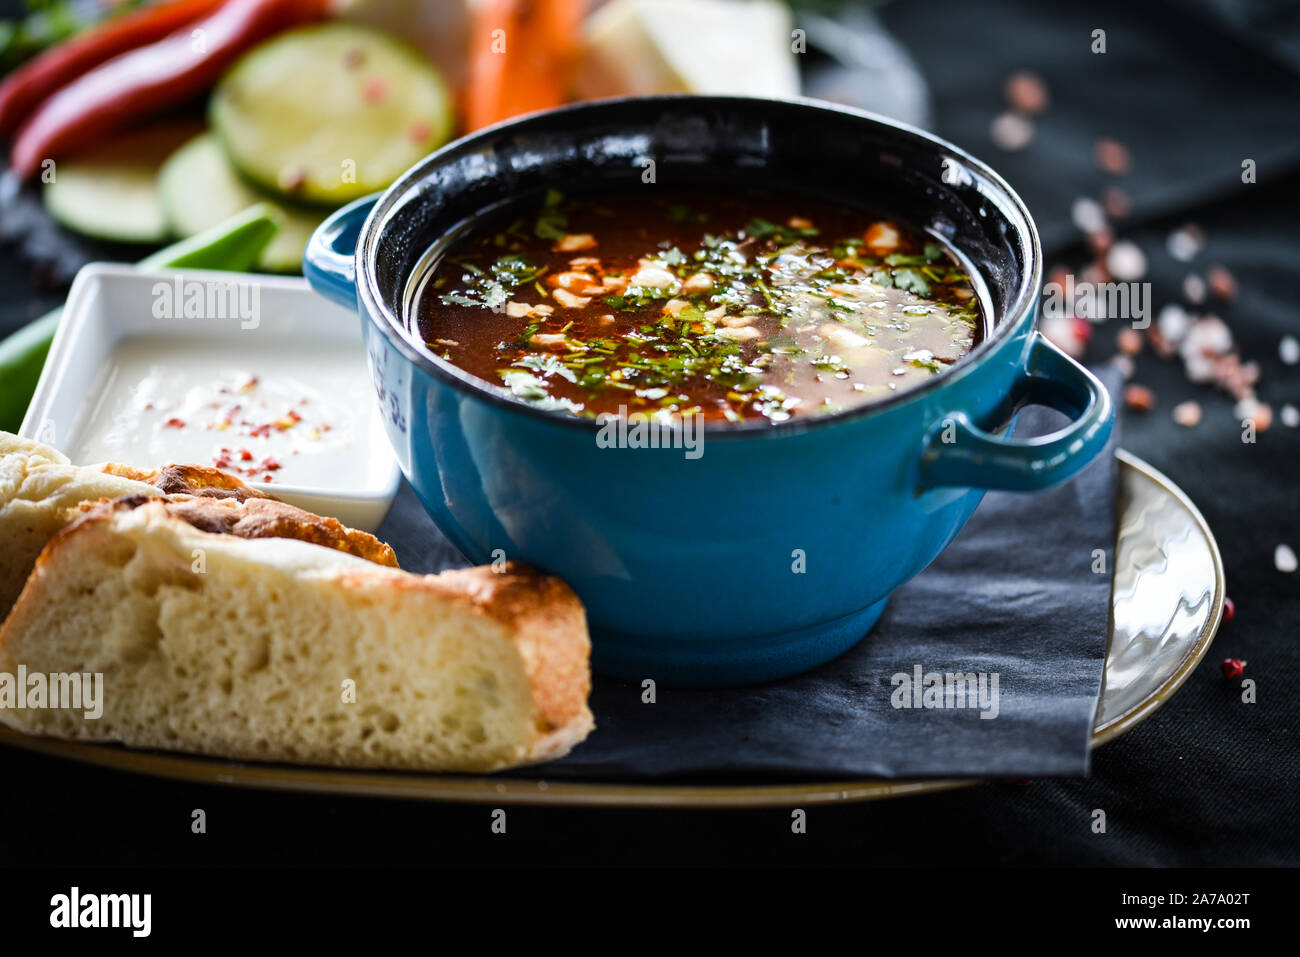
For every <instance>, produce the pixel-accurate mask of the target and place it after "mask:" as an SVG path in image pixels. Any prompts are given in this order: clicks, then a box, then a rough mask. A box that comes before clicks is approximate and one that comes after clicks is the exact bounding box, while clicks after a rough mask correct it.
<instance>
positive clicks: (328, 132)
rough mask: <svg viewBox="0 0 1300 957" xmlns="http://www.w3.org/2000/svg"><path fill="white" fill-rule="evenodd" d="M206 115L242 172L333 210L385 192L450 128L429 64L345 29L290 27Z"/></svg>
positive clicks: (235, 71) (233, 77)
mask: <svg viewBox="0 0 1300 957" xmlns="http://www.w3.org/2000/svg"><path fill="white" fill-rule="evenodd" d="M209 115H210V118H211V121H212V126H213V129H214V130H215V132H216V134H217V136H218V138H219V139H220V140H221V144H222V146H223V147H224V148H225V151H226V155H227V156H228V157H229V158H230V161H231V162H232V163H233V164H234V166H235V168H236V169H238V170H239V171H240V172H241V173H242V174H243V175H244V176H246V177H247V178H248V179H250V180H252V181H253V182H254V183H256V184H258V185H260V186H262V187H264V188H266V189H270V190H275V191H278V192H279V193H280V194H282V195H284V196H287V197H290V198H293V199H296V200H302V201H306V202H313V203H321V204H326V205H330V206H339V205H342V204H343V203H346V202H350V201H351V200H353V199H357V198H358V197H361V196H365V195H368V194H370V193H373V192H375V191H377V190H380V189H383V188H385V187H386V186H388V185H389V184H390V183H392V182H393V180H395V179H396V178H397V177H398V176H399V175H400V174H401V173H402V172H403V171H405V170H406V169H407V168H408V167H409V166H411V165H413V164H414V163H415V162H416V161H417V160H419V159H420V158H421V157H423V156H424V155H426V154H427V153H429V152H431V151H432V150H434V149H436V148H437V147H439V146H441V145H442V144H443V143H444V142H446V140H447V138H448V136H449V135H450V134H451V129H452V112H451V101H450V98H449V96H448V94H447V88H446V86H445V85H444V83H443V81H442V78H441V76H439V74H438V71H437V70H436V69H435V68H434V67H433V65H432V64H431V63H429V62H428V61H426V60H425V59H424V58H423V57H421V56H420V54H418V53H416V52H415V51H414V50H411V49H409V48H407V47H405V46H403V45H402V44H401V43H399V42H398V41H396V40H394V39H392V38H391V37H389V36H387V35H386V34H383V33H380V32H378V31H376V30H372V29H370V28H368V27H360V26H357V25H355V24H344V23H328V24H322V25H316V26H309V27H303V28H301V29H298V30H293V31H290V32H288V33H284V34H281V35H280V36H278V37H276V38H275V39H272V40H270V41H268V42H267V43H264V44H262V45H261V46H259V47H257V48H256V49H254V50H253V51H252V52H250V53H248V54H247V55H246V56H245V57H244V58H243V59H241V60H240V61H239V62H238V63H237V64H235V66H234V67H233V68H232V69H231V71H230V72H229V73H227V74H226V76H225V78H224V79H223V80H222V81H221V83H220V85H218V87H217V90H216V92H215V93H214V94H213V96H212V103H211V106H210V110H209Z"/></svg>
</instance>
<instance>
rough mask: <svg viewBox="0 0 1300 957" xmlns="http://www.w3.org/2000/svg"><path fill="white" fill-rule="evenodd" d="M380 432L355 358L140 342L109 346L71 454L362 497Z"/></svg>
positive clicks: (321, 348)
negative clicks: (216, 471)
mask: <svg viewBox="0 0 1300 957" xmlns="http://www.w3.org/2000/svg"><path fill="white" fill-rule="evenodd" d="M380 428H381V426H380V422H379V417H378V414H377V412H376V406H375V399H374V393H373V391H372V390H371V387H370V381H369V379H368V377H367V374H366V369H365V363H364V361H363V360H361V359H360V357H359V356H358V355H357V349H356V347H355V346H348V345H344V344H331V343H325V344H312V343H299V342H295V343H292V344H290V343H285V344H284V346H283V347H281V348H274V347H273V348H270V349H266V348H263V349H259V350H250V349H247V348H237V347H234V346H231V345H227V344H224V343H212V342H207V341H203V342H200V341H196V340H194V339H188V338H184V337H179V336H178V337H167V336H142V337H137V338H132V339H125V340H123V341H122V342H120V343H118V345H117V348H116V349H115V350H114V351H113V353H112V354H111V355H110V356H109V358H108V360H107V361H106V362H105V364H104V366H103V368H102V369H100V372H99V374H98V376H97V377H96V379H95V382H94V384H93V385H92V387H91V391H90V394H89V395H88V396H87V407H86V409H85V411H84V412H83V414H82V416H81V419H80V422H79V425H78V427H77V428H76V429H75V430H74V434H73V438H72V442H71V443H70V448H69V450H68V454H69V456H70V457H71V458H72V460H73V461H74V462H77V463H97V462H105V461H111V462H121V463H123V464H126V465H131V466H135V467H138V468H143V469H154V468H160V467H162V466H164V465H168V464H172V463H194V464H198V465H210V466H216V467H218V468H220V469H221V470H222V471H225V472H230V473H232V474H235V475H238V476H239V477H240V478H242V479H243V480H244V481H246V482H249V483H250V484H267V485H270V486H272V487H274V486H277V485H282V486H303V487H310V488H320V489H330V490H345V489H359V488H363V487H366V486H367V485H368V484H369V483H368V482H367V476H368V475H373V474H374V463H373V462H372V461H371V459H372V457H373V450H374V449H375V448H376V445H375V440H376V438H377V436H376V434H375V433H376V431H377V430H378V429H380ZM378 438H380V439H381V440H382V437H378Z"/></svg>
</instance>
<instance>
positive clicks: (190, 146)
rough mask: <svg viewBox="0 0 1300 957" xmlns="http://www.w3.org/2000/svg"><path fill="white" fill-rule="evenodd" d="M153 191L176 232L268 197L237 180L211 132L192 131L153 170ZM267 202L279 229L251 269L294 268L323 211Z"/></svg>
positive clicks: (196, 228)
mask: <svg viewBox="0 0 1300 957" xmlns="http://www.w3.org/2000/svg"><path fill="white" fill-rule="evenodd" d="M158 195H159V196H160V197H161V198H162V207H163V212H164V214H165V215H166V217H167V221H168V223H170V225H171V228H172V229H174V230H175V231H176V234H177V235H179V236H196V235H198V234H199V233H201V232H203V231H204V230H205V229H210V228H211V227H213V226H215V225H216V224H217V223H219V222H221V221H222V220H225V219H228V218H229V217H231V216H233V215H234V214H235V213H238V212H239V211H241V210H244V209H247V208H248V207H249V206H252V205H254V204H256V203H261V202H266V201H267V200H268V196H267V194H266V193H264V192H263V191H262V190H259V189H257V188H256V187H254V186H250V185H249V184H248V183H246V182H244V181H243V180H242V179H240V177H239V175H238V174H237V173H235V171H234V170H233V169H232V168H231V166H230V162H229V161H228V160H227V159H226V155H225V153H224V152H223V151H222V149H221V144H220V143H218V142H217V140H216V138H215V137H214V136H213V135H212V134H211V133H204V134H202V135H200V136H196V137H195V138H194V139H192V140H190V141H189V142H188V143H186V144H185V145H184V146H182V147H181V148H180V149H178V150H177V151H176V152H175V153H173V154H172V155H171V156H170V157H168V159H167V162H165V163H164V164H163V167H162V170H161V171H160V172H159V173H158ZM272 205H273V206H274V207H275V209H276V212H277V214H278V215H277V219H278V220H279V223H280V229H279V232H277V233H276V234H275V236H274V237H273V238H272V239H271V241H270V243H268V244H267V246H266V248H265V249H264V250H262V254H261V255H260V256H259V257H258V260H257V268H258V269H259V270H261V271H262V272H279V273H296V272H298V271H299V270H300V269H301V268H302V251H303V249H304V248H305V247H306V246H307V240H308V239H310V238H311V234H312V232H313V231H314V230H315V229H316V227H317V226H319V225H320V223H321V220H323V219H324V218H325V217H326V215H328V213H327V211H326V210H323V209H320V208H318V207H312V206H309V207H303V206H298V205H295V204H292V203H285V202H281V201H279V200H276V201H274V202H272Z"/></svg>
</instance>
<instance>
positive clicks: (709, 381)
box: [415, 186, 984, 422]
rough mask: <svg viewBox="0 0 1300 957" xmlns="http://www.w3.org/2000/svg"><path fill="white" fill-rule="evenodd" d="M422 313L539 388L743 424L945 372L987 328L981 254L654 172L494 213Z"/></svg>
mask: <svg viewBox="0 0 1300 957" xmlns="http://www.w3.org/2000/svg"><path fill="white" fill-rule="evenodd" d="M665 194H666V195H665ZM415 310H416V314H415V316H416V327H417V328H418V330H419V334H420V335H421V336H422V338H423V339H424V341H425V344H426V346H427V347H428V348H429V349H430V350H432V351H433V352H434V353H436V354H437V355H439V356H441V357H442V358H443V359H445V360H447V361H448V362H451V363H452V364H454V365H456V366H458V367H460V368H461V369H463V370H465V371H466V372H469V373H471V374H473V375H475V376H477V377H478V378H480V379H483V380H485V381H486V382H489V383H492V384H494V385H497V386H501V387H503V388H505V389H507V390H509V392H511V393H513V394H514V395H515V396H516V397H517V398H518V399H520V400H522V401H525V402H528V403H530V404H533V405H537V406H541V407H543V408H552V409H562V410H567V411H569V412H571V413H574V414H577V415H583V416H599V415H601V414H603V413H614V414H628V413H632V412H654V411H657V410H664V411H667V412H674V413H678V414H683V415H686V414H692V413H695V414H700V415H703V416H704V417H705V419H706V420H710V421H711V420H719V421H724V420H725V421H730V422H741V421H747V420H759V421H763V420H766V421H769V422H781V421H784V420H787V419H789V418H791V417H792V416H810V415H825V414H828V413H834V412H839V411H841V410H844V409H848V408H852V407H854V406H859V405H863V404H866V403H870V402H872V401H874V400H877V399H879V398H881V397H883V396H887V395H890V394H892V393H894V392H896V391H898V390H902V389H906V388H908V387H909V386H912V385H914V384H916V383H918V382H922V381H924V380H926V379H929V378H930V377H932V376H934V375H937V374H938V373H940V372H942V371H943V370H944V369H945V368H946V367H948V366H949V365H951V364H952V363H954V362H956V361H957V360H958V359H960V358H961V357H962V356H964V355H965V354H966V353H967V352H969V351H970V350H971V349H972V348H973V347H974V346H975V344H976V343H977V342H978V341H979V339H980V337H981V335H982V330H983V326H984V321H983V318H982V311H981V305H980V300H979V296H978V295H977V293H976V290H975V287H974V286H973V284H972V282H971V277H970V275H969V274H968V273H967V271H966V270H965V268H964V267H962V266H961V265H960V263H959V262H958V260H957V259H956V258H955V257H954V256H953V255H952V254H951V253H950V252H949V251H948V250H947V249H945V248H944V247H943V246H942V245H940V244H939V243H938V242H936V241H935V240H933V239H931V238H930V237H928V236H924V235H918V234H917V233H915V232H912V231H910V230H908V229H907V228H905V227H904V226H902V225H901V224H900V223H898V222H897V221H895V220H891V219H888V218H884V217H880V216H873V215H869V214H866V213H862V212H859V211H856V210H851V209H844V208H839V207H836V206H831V205H829V204H827V203H825V202H821V201H817V200H811V199H803V198H799V197H797V196H792V195H783V194H775V193H767V192H757V191H740V192H733V193H731V194H729V195H718V194H716V193H711V192H704V191H693V190H685V191H683V190H672V191H671V192H669V191H666V190H665V191H662V192H661V191H660V190H659V189H657V188H655V187H649V186H648V187H645V188H644V189H641V190H631V191H628V192H620V193H603V194H591V195H578V196H564V195H561V194H559V193H557V192H551V193H549V194H547V195H546V197H545V198H544V199H542V200H540V201H535V202H534V203H532V204H531V205H530V206H528V207H515V208H514V209H513V210H512V211H508V212H506V213H503V214H500V215H498V216H495V217H493V218H491V219H489V220H488V221H486V222H483V223H480V224H478V225H477V226H476V227H475V228H474V229H473V231H472V232H470V233H468V234H467V235H466V236H465V237H463V238H461V239H460V240H458V241H457V242H455V243H454V244H453V245H452V246H451V247H450V248H449V249H448V250H447V252H446V254H445V255H444V256H443V257H442V258H441V259H440V260H439V261H437V262H436V263H435V264H434V265H433V268H432V269H431V270H430V271H429V272H428V273H427V274H426V275H425V276H424V277H422V285H421V286H420V287H419V291H418V293H417V295H416V299H415Z"/></svg>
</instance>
